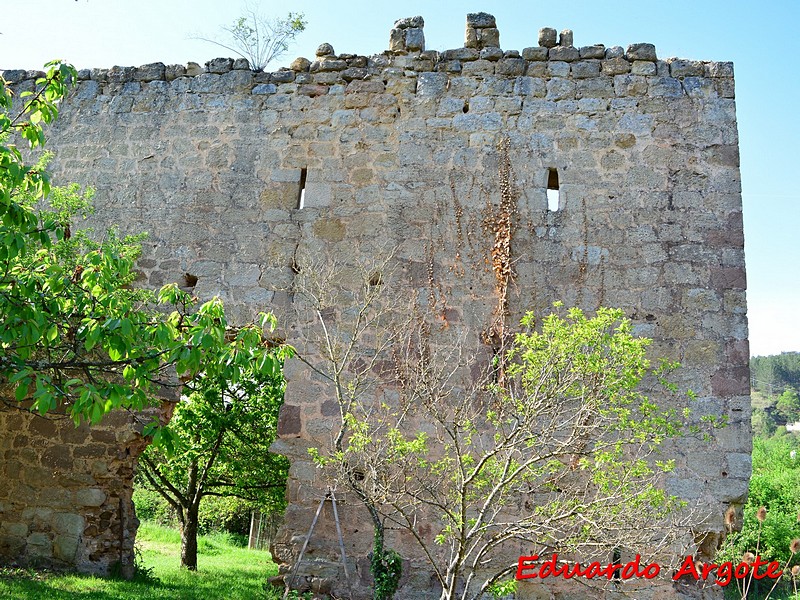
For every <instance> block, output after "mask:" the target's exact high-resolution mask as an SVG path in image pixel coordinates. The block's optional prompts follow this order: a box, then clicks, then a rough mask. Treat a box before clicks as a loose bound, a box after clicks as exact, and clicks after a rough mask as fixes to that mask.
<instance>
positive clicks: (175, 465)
mask: <svg viewBox="0 0 800 600" xmlns="http://www.w3.org/2000/svg"><path fill="white" fill-rule="evenodd" d="M288 352H289V351H288V349H287V348H286V347H280V348H276V349H275V351H274V355H273V356H274V359H273V360H272V361H271V363H270V364H271V370H269V371H266V372H265V371H264V370H263V369H261V368H260V366H259V365H257V364H255V365H252V366H251V367H250V368H247V369H245V370H243V371H242V372H241V373H240V374H239V377H237V379H236V381H235V383H233V382H232V381H231V380H230V379H227V378H224V377H209V376H206V375H201V376H200V377H198V378H197V379H196V380H195V384H194V386H193V387H194V391H193V392H192V393H191V394H190V395H189V396H188V397H186V398H184V399H183V400H182V401H181V402H180V403H178V405H177V407H176V408H175V413H174V415H173V417H172V420H171V421H170V428H171V429H172V431H173V432H174V436H173V452H172V453H170V454H168V453H166V452H164V450H163V449H161V448H158V447H154V446H150V447H148V448H147V449H146V450H145V452H144V453H143V454H142V456H141V458H140V464H141V467H142V474H143V476H144V480H145V482H146V485H147V486H148V487H149V488H151V489H153V490H155V491H157V492H158V493H159V494H161V495H162V496H163V497H164V499H165V500H166V501H167V502H168V503H169V504H170V505H171V506H172V507H173V508H174V509H175V512H176V513H177V515H178V521H179V523H180V527H181V566H183V567H186V568H188V569H190V570H196V569H197V533H198V527H199V515H200V507H201V503H202V501H203V499H204V498H206V497H208V496H221V497H237V498H242V499H244V500H248V501H250V502H252V503H255V504H258V505H260V506H261V507H263V509H264V510H265V511H268V512H275V511H278V510H283V508H284V507H285V500H284V491H285V487H286V475H287V472H288V467H289V464H288V461H287V460H286V458H285V457H283V456H278V455H275V454H272V453H271V452H270V451H269V446H270V444H271V443H272V442H273V441H274V439H275V435H276V427H277V421H278V409H279V408H280V405H281V404H282V402H283V388H284V381H283V375H282V373H281V369H280V365H281V363H282V361H283V359H284V358H285V357H286V355H287V354H288Z"/></svg>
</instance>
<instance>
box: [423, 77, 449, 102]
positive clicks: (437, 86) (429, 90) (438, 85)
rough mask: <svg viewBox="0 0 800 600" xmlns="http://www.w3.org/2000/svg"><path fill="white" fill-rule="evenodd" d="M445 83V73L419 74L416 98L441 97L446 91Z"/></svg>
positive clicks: (446, 79) (446, 78)
mask: <svg viewBox="0 0 800 600" xmlns="http://www.w3.org/2000/svg"><path fill="white" fill-rule="evenodd" d="M447 81H448V75H447V73H420V74H419V77H417V96H419V97H423V98H424V97H438V96H441V95H442V94H444V93H445V91H446V90H447Z"/></svg>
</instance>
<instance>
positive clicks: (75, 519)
mask: <svg viewBox="0 0 800 600" xmlns="http://www.w3.org/2000/svg"><path fill="white" fill-rule="evenodd" d="M84 527H85V521H84V518H83V517H82V516H81V515H77V514H74V513H55V514H54V515H53V529H55V531H56V532H57V533H63V534H66V535H72V536H75V537H78V536H80V534H81V533H82V532H83V528H84Z"/></svg>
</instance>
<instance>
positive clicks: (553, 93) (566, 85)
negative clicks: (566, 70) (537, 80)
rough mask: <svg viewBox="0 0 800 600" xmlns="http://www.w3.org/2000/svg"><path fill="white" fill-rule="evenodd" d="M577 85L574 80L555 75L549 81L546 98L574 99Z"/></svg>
mask: <svg viewBox="0 0 800 600" xmlns="http://www.w3.org/2000/svg"><path fill="white" fill-rule="evenodd" d="M575 87H576V86H575V82H574V81H570V80H569V79H563V78H560V77H554V78H553V79H551V80H550V81H548V82H547V95H546V98H547V99H548V100H574V99H575Z"/></svg>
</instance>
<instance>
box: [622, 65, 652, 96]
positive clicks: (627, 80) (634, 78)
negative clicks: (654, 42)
mask: <svg viewBox="0 0 800 600" xmlns="http://www.w3.org/2000/svg"><path fill="white" fill-rule="evenodd" d="M649 64H652V63H649ZM614 92H615V93H616V95H617V96H619V97H620V98H626V97H631V96H644V95H646V94H647V79H645V78H644V77H642V76H641V75H617V76H616V77H614Z"/></svg>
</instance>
